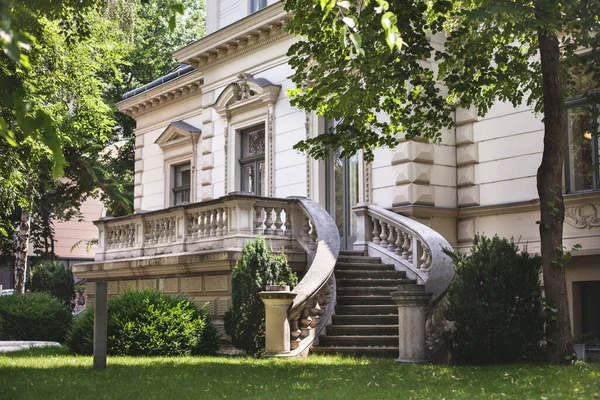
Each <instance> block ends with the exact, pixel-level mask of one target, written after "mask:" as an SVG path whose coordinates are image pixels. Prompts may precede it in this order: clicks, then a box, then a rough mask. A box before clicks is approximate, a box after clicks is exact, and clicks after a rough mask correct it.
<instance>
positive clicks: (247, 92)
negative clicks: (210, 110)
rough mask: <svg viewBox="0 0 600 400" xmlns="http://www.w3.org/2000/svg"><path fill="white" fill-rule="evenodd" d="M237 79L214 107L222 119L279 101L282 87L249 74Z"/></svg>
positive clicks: (226, 89) (243, 74)
mask: <svg viewBox="0 0 600 400" xmlns="http://www.w3.org/2000/svg"><path fill="white" fill-rule="evenodd" d="M237 78H238V80H237V81H235V82H233V83H230V84H229V85H228V86H227V87H226V88H225V90H223V92H222V93H221V94H220V95H219V97H218V98H217V101H216V102H215V104H214V105H213V107H214V109H215V110H216V111H217V113H218V114H219V115H220V116H221V118H229V117H231V116H232V115H234V114H236V113H239V112H242V111H247V110H249V109H253V108H256V107H260V106H263V105H266V104H273V103H275V102H276V101H277V97H278V96H279V91H280V90H281V85H275V84H274V83H271V82H270V81H268V80H267V79H264V78H255V77H254V76H253V75H251V74H247V73H242V74H239V75H238V76H237Z"/></svg>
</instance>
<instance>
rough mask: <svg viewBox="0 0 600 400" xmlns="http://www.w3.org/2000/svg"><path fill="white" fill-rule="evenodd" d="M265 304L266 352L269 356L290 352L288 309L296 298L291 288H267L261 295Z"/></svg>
mask: <svg viewBox="0 0 600 400" xmlns="http://www.w3.org/2000/svg"><path fill="white" fill-rule="evenodd" d="M259 296H260V298H261V299H262V301H263V302H264V303H265V336H266V337H265V351H266V352H267V353H268V354H281V353H289V352H290V323H289V321H288V309H289V308H290V305H291V304H292V302H293V301H294V298H295V297H296V293H292V292H290V287H289V286H267V287H266V291H264V292H260V293H259Z"/></svg>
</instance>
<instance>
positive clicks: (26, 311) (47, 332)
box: [0, 293, 73, 342]
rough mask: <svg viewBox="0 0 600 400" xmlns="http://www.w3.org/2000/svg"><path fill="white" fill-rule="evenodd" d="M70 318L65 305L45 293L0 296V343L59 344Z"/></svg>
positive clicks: (67, 327)
mask: <svg viewBox="0 0 600 400" xmlns="http://www.w3.org/2000/svg"><path fill="white" fill-rule="evenodd" d="M72 318H73V317H72V315H71V312H70V310H69V309H68V308H67V307H66V306H65V304H63V303H62V302H61V301H60V300H58V299H57V298H55V297H52V296H51V295H49V294H47V293H26V294H20V295H12V296H0V340H49V341H55V342H62V341H63V340H64V339H65V335H66V334H67V331H68V330H69V326H70V324H71V320H72Z"/></svg>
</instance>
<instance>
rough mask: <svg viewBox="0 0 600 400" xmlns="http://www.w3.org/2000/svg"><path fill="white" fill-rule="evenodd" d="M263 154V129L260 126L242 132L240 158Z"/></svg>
mask: <svg viewBox="0 0 600 400" xmlns="http://www.w3.org/2000/svg"><path fill="white" fill-rule="evenodd" d="M261 154H265V129H264V128H263V127H262V126H260V127H256V128H252V129H248V130H245V131H243V132H242V157H249V156H255V155H261Z"/></svg>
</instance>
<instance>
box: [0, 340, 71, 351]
mask: <svg viewBox="0 0 600 400" xmlns="http://www.w3.org/2000/svg"><path fill="white" fill-rule="evenodd" d="M46 346H60V343H58V342H39V341H12V342H2V341H0V353H7V352H9V351H18V350H25V349H30V348H32V347H46Z"/></svg>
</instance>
